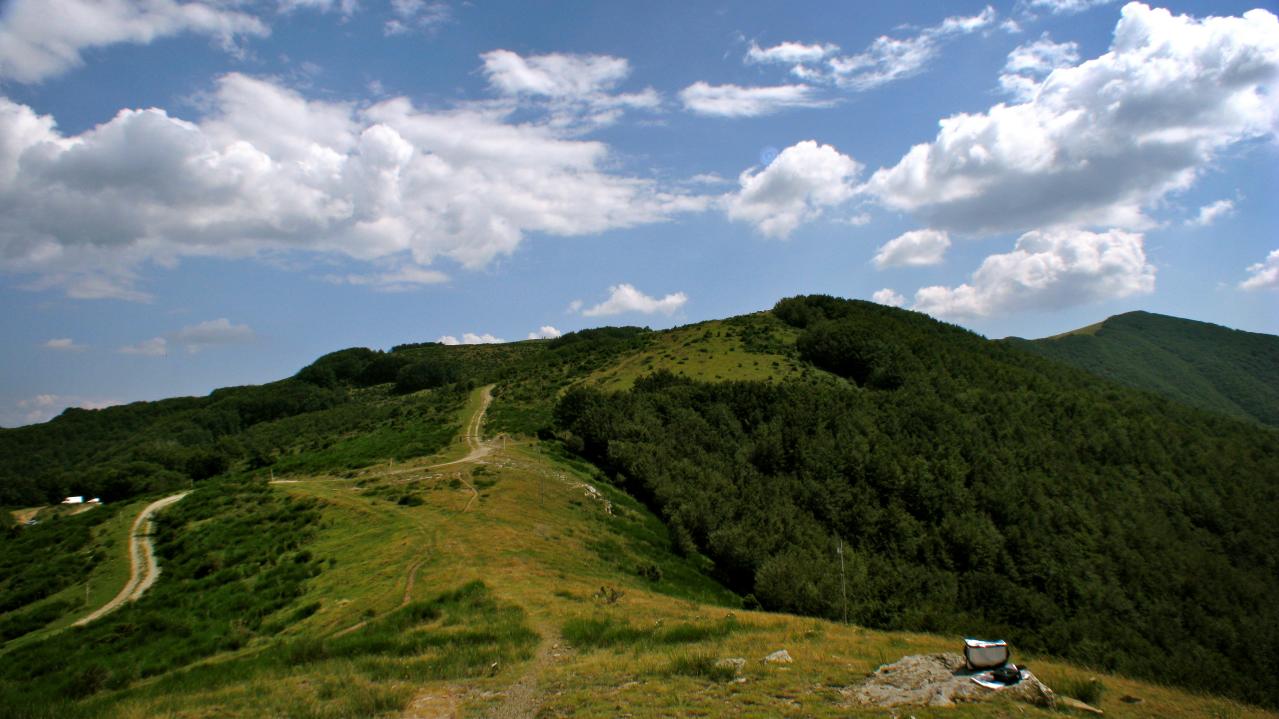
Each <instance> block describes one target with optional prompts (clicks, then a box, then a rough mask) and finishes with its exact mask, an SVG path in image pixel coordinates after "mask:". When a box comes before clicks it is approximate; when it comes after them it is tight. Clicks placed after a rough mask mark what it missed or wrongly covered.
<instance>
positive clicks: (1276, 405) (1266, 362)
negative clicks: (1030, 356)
mask: <svg viewBox="0 0 1279 719" xmlns="http://www.w3.org/2000/svg"><path fill="white" fill-rule="evenodd" d="M1011 341H1013V342H1015V343H1017V344H1018V346H1019V347H1021V348H1022V349H1026V350H1029V351H1031V352H1035V353H1037V354H1040V355H1043V356H1045V357H1048V358H1050V359H1055V360H1058V361H1060V362H1065V363H1067V364H1071V365H1074V366H1076V367H1079V368H1082V369H1085V370H1088V371H1089V372H1092V373H1093V374H1097V375H1100V376H1102V377H1106V378H1108V379H1112V380H1114V381H1116V382H1120V383H1122V384H1126V385H1128V386H1130V387H1136V388H1138V389H1145V390H1150V391H1152V392H1157V393H1159V394H1162V395H1164V396H1165V397H1169V398H1171V399H1175V400H1177V401H1179V402H1184V403H1186V404H1189V405H1193V406H1195V407H1201V408H1203V409H1207V410H1212V411H1214V412H1221V413H1224V414H1229V415H1231V416H1234V417H1242V418H1245V419H1252V420H1256V421H1258V422H1264V423H1265V424H1269V425H1272V426H1279V337H1275V336H1273V335H1266V334H1258V333H1256V332H1244V331H1242V330H1232V329H1229V328H1226V327H1221V326H1219V325H1214V324H1209V323H1207V322H1196V321H1194V320H1186V319H1181V318H1179V317H1168V316H1166V315H1157V314H1153V313H1150V312H1129V313H1127V314H1122V315H1117V316H1115V317H1111V318H1109V319H1107V320H1106V321H1104V322H1101V323H1099V324H1097V325H1093V326H1091V327H1086V328H1084V329H1082V330H1078V331H1076V332H1071V333H1067V334H1065V335H1061V336H1058V337H1048V338H1045V339H1041V340H1032V341H1027V340H1016V339H1014V340H1011Z"/></svg>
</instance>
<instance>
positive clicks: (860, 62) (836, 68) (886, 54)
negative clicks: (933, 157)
mask: <svg viewBox="0 0 1279 719" xmlns="http://www.w3.org/2000/svg"><path fill="white" fill-rule="evenodd" d="M996 17H997V13H996V12H995V9H994V8H992V7H990V6H987V7H986V8H985V9H984V10H982V11H981V12H980V13H978V14H976V15H968V16H963V15H956V16H953V17H948V18H946V19H945V20H943V21H941V22H940V23H938V24H937V25H933V26H931V27H927V28H924V29H923V30H920V31H919V32H918V33H916V34H914V35H910V36H907V37H902V38H894V37H889V36H887V35H881V36H880V37H878V38H876V39H875V41H874V42H872V43H871V44H870V45H869V46H868V47H867V48H866V49H865V50H863V51H862V52H859V53H857V54H856V55H840V56H835V57H831V58H829V59H828V60H827V61H826V73H825V74H824V75H823V77H827V78H829V79H830V80H833V81H834V82H835V83H836V84H837V85H839V86H840V87H845V88H849V89H852V90H858V91H864V90H871V89H874V88H876V87H879V86H881V85H885V84H888V83H890V82H894V81H896V80H903V79H905V78H908V77H913V76H915V75H918V74H919V73H920V72H923V70H924V69H925V68H927V66H928V64H929V63H930V62H932V61H933V60H934V59H935V58H936V57H937V55H938V54H939V52H940V49H941V44H942V43H943V42H944V41H945V40H946V39H947V38H950V37H953V36H956V35H967V34H970V33H973V32H977V31H978V30H983V29H986V28H989V27H991V26H992V25H993V24H994V23H995V20H996Z"/></svg>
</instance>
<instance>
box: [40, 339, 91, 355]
mask: <svg viewBox="0 0 1279 719" xmlns="http://www.w3.org/2000/svg"><path fill="white" fill-rule="evenodd" d="M44 348H45V349H51V350H57V351H58V352H83V351H84V350H86V349H87V347H85V346H84V345H82V344H79V343H77V342H76V341H75V340H73V339H71V338H70V337H59V338H57V339H51V340H49V341H48V342H45V343H44Z"/></svg>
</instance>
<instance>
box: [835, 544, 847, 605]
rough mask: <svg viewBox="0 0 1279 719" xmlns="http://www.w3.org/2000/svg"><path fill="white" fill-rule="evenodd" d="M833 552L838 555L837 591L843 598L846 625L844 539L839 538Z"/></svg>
mask: <svg viewBox="0 0 1279 719" xmlns="http://www.w3.org/2000/svg"><path fill="white" fill-rule="evenodd" d="M835 552H836V553H838V554H839V591H840V594H842V595H843V596H844V623H845V624H847V623H848V582H847V580H846V579H845V578H844V538H843V537H840V538H839V545H838V546H837V547H836V548H835Z"/></svg>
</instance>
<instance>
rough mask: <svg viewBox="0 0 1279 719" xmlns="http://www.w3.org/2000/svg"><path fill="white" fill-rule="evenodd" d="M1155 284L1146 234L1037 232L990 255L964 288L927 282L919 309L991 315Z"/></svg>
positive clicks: (1075, 301)
mask: <svg viewBox="0 0 1279 719" xmlns="http://www.w3.org/2000/svg"><path fill="white" fill-rule="evenodd" d="M1154 288H1155V268H1154V267H1153V266H1152V265H1150V264H1149V263H1148V262H1147V261H1146V254H1145V250H1144V248H1143V238H1142V236H1141V235H1140V234H1138V233H1133V232H1124V231H1122V230H1110V231H1108V232H1102V233H1096V232H1089V231H1087V230H1081V229H1073V228H1058V229H1052V230H1033V231H1031V232H1027V233H1026V234H1024V235H1022V236H1021V237H1019V238H1017V243H1016V246H1015V247H1014V248H1013V251H1012V252H1009V253H1006V254H1000V255H991V256H989V257H987V258H986V259H985V260H984V261H983V262H982V263H981V266H980V267H979V268H977V271H976V272H974V273H973V275H972V278H971V279H970V280H969V281H968V282H967V283H965V284H962V285H959V286H958V287H941V286H935V287H924V288H922V289H920V290H919V291H918V292H916V293H915V304H914V307H913V309H916V310H919V311H921V312H927V313H928V314H931V315H936V316H938V317H967V318H971V317H984V316H989V315H995V314H1001V313H1012V312H1017V311H1021V310H1025V309H1035V308H1054V309H1056V308H1061V307H1068V306H1071V305H1078V304H1085V303H1089V302H1100V301H1103V300H1110V299H1116V298H1120V297H1128V296H1130V295H1134V294H1143V293H1147V292H1151V291H1153V290H1154Z"/></svg>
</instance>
